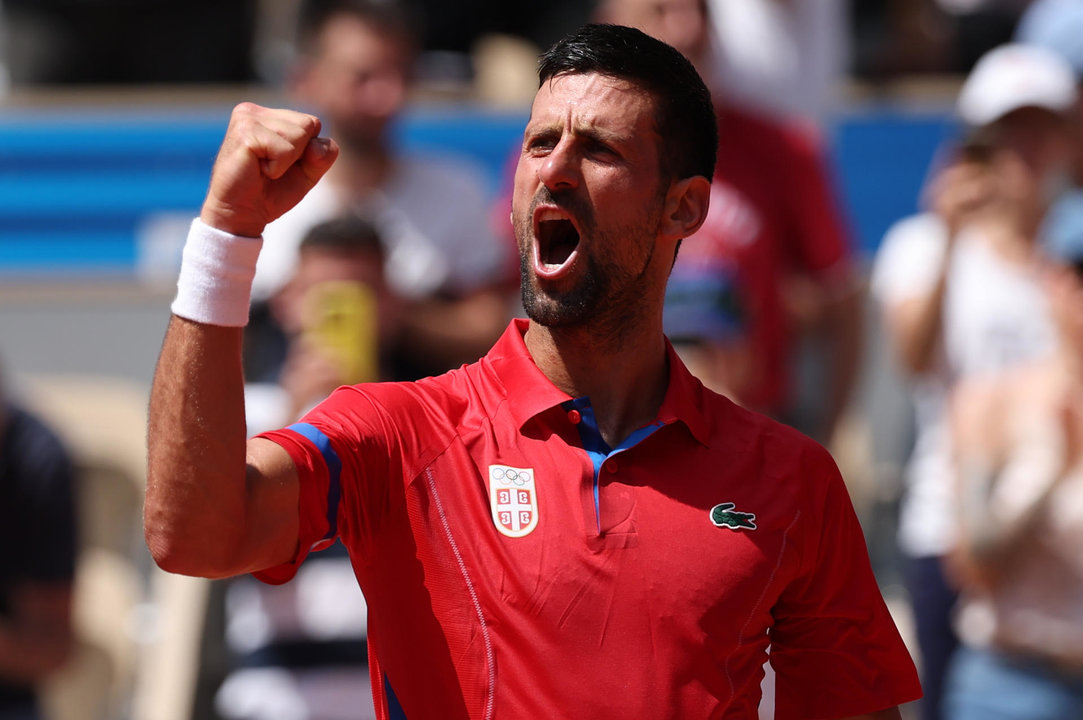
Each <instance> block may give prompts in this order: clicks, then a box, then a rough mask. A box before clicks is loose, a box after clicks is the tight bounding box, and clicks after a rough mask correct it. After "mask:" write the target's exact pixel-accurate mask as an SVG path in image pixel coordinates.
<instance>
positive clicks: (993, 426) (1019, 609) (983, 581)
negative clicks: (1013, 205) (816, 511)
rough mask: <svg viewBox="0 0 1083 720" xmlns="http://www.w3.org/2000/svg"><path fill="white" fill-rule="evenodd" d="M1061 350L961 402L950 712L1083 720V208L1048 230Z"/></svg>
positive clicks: (1069, 209)
mask: <svg viewBox="0 0 1083 720" xmlns="http://www.w3.org/2000/svg"><path fill="white" fill-rule="evenodd" d="M1044 239H1045V241H1046V242H1045V250H1046V251H1047V252H1046V254H1047V255H1048V257H1049V260H1050V262H1049V264H1048V267H1045V268H1044V269H1043V273H1042V275H1043V277H1042V280H1043V282H1042V285H1043V289H1044V290H1045V294H1046V296H1047V297H1048V299H1049V305H1050V314H1051V316H1052V318H1053V324H1054V326H1055V327H1056V331H1057V332H1056V335H1057V341H1056V344H1055V347H1054V348H1053V349H1051V350H1050V351H1049V352H1048V353H1046V354H1045V355H1044V356H1043V357H1041V358H1038V359H1037V360H1036V361H1035V362H1032V363H1028V364H1027V365H1025V366H1023V367H1019V368H1015V369H1013V370H1012V371H1009V372H1001V373H993V374H991V375H985V376H983V377H981V378H977V379H972V380H970V381H969V382H967V383H964V384H963V385H961V386H960V387H959V388H958V389H957V390H956V392H955V394H954V395H953V397H952V421H953V430H954V437H955V447H954V449H955V461H956V464H957V467H958V478H957V483H956V488H955V489H956V494H957V496H958V500H957V507H958V508H959V528H960V529H959V543H958V547H957V548H956V552H955V553H954V556H953V563H952V565H953V567H954V568H955V570H956V573H955V575H956V580H961V586H962V602H961V611H960V612H959V615H958V627H959V633H960V636H961V638H962V642H963V645H962V648H961V649H960V650H959V652H957V653H956V655H955V657H954V658H953V660H952V665H951V672H950V674H949V677H948V687H947V693H946V706H945V716H946V717H950V718H952V719H953V720H979V719H980V720H1024V719H1025V720H1058V719H1059V718H1070V717H1071V718H1076V717H1083V603H1080V601H1079V598H1080V597H1081V596H1083V557H1081V555H1080V552H1079V551H1080V547H1081V546H1083V312H1080V310H1081V309H1083V203H1080V202H1079V198H1078V197H1076V198H1075V204H1074V205H1069V204H1062V205H1061V206H1060V208H1059V210H1058V212H1057V214H1055V215H1054V216H1053V217H1052V218H1050V221H1049V222H1048V223H1047V232H1046V234H1045V238H1044Z"/></svg>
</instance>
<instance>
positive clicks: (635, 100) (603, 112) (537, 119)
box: [530, 73, 654, 134]
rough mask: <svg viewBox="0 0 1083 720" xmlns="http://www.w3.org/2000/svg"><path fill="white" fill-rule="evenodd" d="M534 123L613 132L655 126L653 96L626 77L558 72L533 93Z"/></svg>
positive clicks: (642, 130) (645, 129) (544, 125)
mask: <svg viewBox="0 0 1083 720" xmlns="http://www.w3.org/2000/svg"><path fill="white" fill-rule="evenodd" d="M530 125H531V126H534V127H538V126H541V127H549V126H555V125H560V126H569V127H571V128H572V129H584V128H591V129H596V130H606V131H608V132H612V133H619V134H625V133H632V134H634V133H639V132H644V131H651V130H653V129H654V98H653V97H652V96H651V94H650V93H649V92H647V91H646V90H644V89H642V88H640V87H639V86H637V85H635V84H634V83H632V82H630V81H628V80H625V79H623V78H616V77H611V76H608V75H600V74H597V73H585V74H580V73H575V74H561V75H555V76H553V77H551V78H549V79H548V80H546V81H545V82H544V83H543V84H542V86H541V87H540V88H539V89H538V93H537V95H535V96H534V104H533V106H532V107H531V111H530Z"/></svg>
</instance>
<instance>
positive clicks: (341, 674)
mask: <svg viewBox="0 0 1083 720" xmlns="http://www.w3.org/2000/svg"><path fill="white" fill-rule="evenodd" d="M383 266H384V256H383V246H382V244H381V241H380V237H379V235H378V234H377V232H376V229H375V228H374V227H373V225H372V224H371V223H369V222H368V221H366V220H363V219H362V218H360V217H357V216H344V217H342V218H337V219H335V220H329V221H327V222H324V223H320V224H319V225H316V226H315V227H313V228H312V229H311V230H309V232H308V233H307V234H306V235H305V237H304V239H303V240H302V241H301V246H300V248H299V254H298V261H297V265H296V269H295V271H294V274H293V277H291V278H290V280H289V281H288V282H287V283H286V285H285V286H284V287H283V288H282V289H281V290H280V291H279V292H278V293H277V294H276V295H275V296H274V297H273V298H272V299H271V303H270V305H269V309H270V311H271V312H273V313H274V314H275V317H276V319H277V320H278V325H279V326H280V327H281V328H282V329H283V330H284V331H285V334H284V336H283V337H282V338H281V341H282V352H281V355H280V362H279V364H278V365H277V367H271V366H266V367H264V368H261V372H260V373H256V372H252V373H249V374H247V375H246V377H247V380H248V382H247V383H246V385H245V417H246V420H247V423H248V434H249V435H254V434H256V433H259V432H263V431H264V430H267V429H271V428H278V427H283V426H285V425H288V424H290V423H291V422H293V421H294V420H296V419H297V418H298V417H300V415H301V414H302V413H304V412H305V411H307V410H308V409H310V408H311V407H312V406H314V405H315V404H316V403H317V402H319V401H320V400H322V399H324V398H325V397H326V396H327V395H328V394H330V392H331V391H332V390H334V389H335V388H336V387H338V386H339V385H345V384H355V383H358V382H372V381H377V380H381V379H385V378H386V377H387V376H388V371H387V369H386V368H387V365H386V361H387V358H386V354H385V353H383V352H381V349H382V348H386V347H387V346H388V345H389V344H390V342H391V340H392V339H393V338H394V334H395V327H396V319H395V314H396V313H395V299H394V297H393V296H392V295H391V294H390V293H389V291H388V289H387V285H386V283H385V282H384V278H383ZM310 565H311V567H310ZM225 618H226V645H227V647H228V648H229V649H230V651H231V652H232V655H233V657H234V660H235V663H234V668H233V669H232V670H231V671H230V672H229V674H228V675H227V676H226V678H225V679H224V681H223V683H222V686H221V687H220V689H219V691H218V693H217V696H216V699H215V705H216V707H217V710H218V712H219V714H220V715H221V716H222V717H223V718H227V720H365V718H373V717H375V714H374V710H373V706H372V695H371V691H370V688H369V671H368V653H367V649H366V630H367V606H366V603H365V598H364V596H363V595H362V594H361V591H360V589H359V588H358V587H357V581H356V580H355V579H354V573H353V569H352V567H351V565H350V558H349V556H348V555H347V553H346V551H345V549H344V548H343V547H342V545H340V544H335V545H333V546H332V547H330V548H328V549H327V550H324V551H321V552H318V553H314V554H313V555H312V556H310V559H309V562H306V563H305V565H304V567H302V568H301V570H300V572H299V573H298V575H297V578H296V579H295V580H294V581H293V582H290V583H286V584H284V585H267V584H264V583H261V582H258V581H257V580H255V579H254V578H252V577H251V576H245V577H242V578H236V579H234V580H231V581H230V583H229V586H228V588H227V590H226V598H225Z"/></svg>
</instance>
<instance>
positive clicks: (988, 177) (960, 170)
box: [929, 160, 997, 242]
mask: <svg viewBox="0 0 1083 720" xmlns="http://www.w3.org/2000/svg"><path fill="white" fill-rule="evenodd" d="M929 196H930V200H931V205H932V209H933V211H934V212H935V213H936V214H937V215H939V216H940V217H941V218H942V219H943V220H944V222H945V224H946V225H947V227H948V237H949V242H950V241H951V240H954V238H955V236H956V235H957V234H958V232H959V230H960V229H962V227H963V226H964V225H966V224H968V223H969V222H971V221H972V220H973V219H974V218H975V217H977V216H978V215H979V214H980V213H981V212H982V211H984V210H987V209H988V208H990V207H991V206H992V204H993V203H994V201H995V199H996V196H997V183H996V181H995V179H994V177H993V174H992V173H991V172H990V168H989V166H988V165H986V164H985V163H980V162H974V161H970V160H961V161H959V162H957V163H956V164H954V165H950V166H948V167H947V168H945V169H944V170H943V171H941V172H940V174H939V175H937V176H936V177H935V178H934V179H933V181H932V184H931V185H930V188H929Z"/></svg>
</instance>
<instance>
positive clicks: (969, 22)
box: [936, 0, 1030, 70]
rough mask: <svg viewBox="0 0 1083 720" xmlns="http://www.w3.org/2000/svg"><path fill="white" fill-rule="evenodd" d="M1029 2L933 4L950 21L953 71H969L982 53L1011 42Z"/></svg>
mask: <svg viewBox="0 0 1083 720" xmlns="http://www.w3.org/2000/svg"><path fill="white" fill-rule="evenodd" d="M1029 2H1030V0H936V3H937V5H939V6H940V9H941V10H943V11H944V12H945V13H946V14H947V16H948V17H949V18H950V20H951V25H952V49H953V56H954V57H953V61H954V65H953V67H952V68H951V69H953V70H969V69H970V68H972V67H973V66H974V64H975V63H977V61H978V59H979V58H981V57H982V56H983V55H984V54H985V53H986V52H988V51H989V50H991V49H992V48H995V47H997V46H998V45H1003V44H1004V43H1007V42H1009V41H1010V40H1011V39H1012V34H1013V32H1014V31H1015V26H1016V24H1017V23H1018V22H1019V16H1020V15H1021V14H1022V12H1023V10H1024V8H1026V6H1027V4H1028V3H1029Z"/></svg>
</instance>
